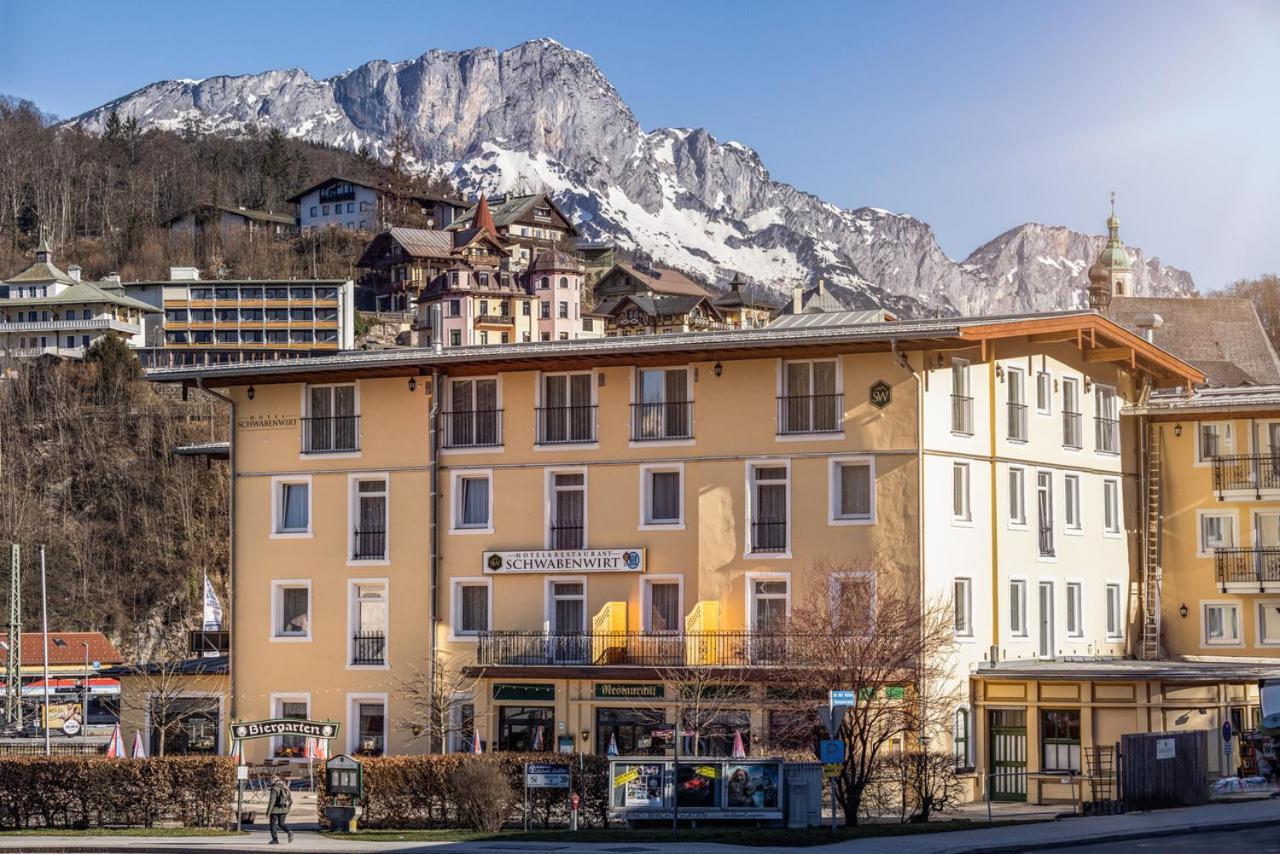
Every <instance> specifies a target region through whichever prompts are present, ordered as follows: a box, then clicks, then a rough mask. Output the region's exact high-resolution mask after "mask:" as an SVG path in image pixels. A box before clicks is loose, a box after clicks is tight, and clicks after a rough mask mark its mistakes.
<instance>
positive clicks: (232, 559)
mask: <svg viewBox="0 0 1280 854" xmlns="http://www.w3.org/2000/svg"><path fill="white" fill-rule="evenodd" d="M196 388H198V389H200V390H201V391H203V392H204V393H205V394H208V395H212V396H213V397H215V398H217V399H218V400H221V401H223V402H225V403H226V404H227V406H228V407H230V411H229V413H228V415H227V466H228V471H229V472H230V477H229V478H228V480H229V483H228V488H229V489H230V493H231V494H230V496H229V497H228V501H227V514H228V522H227V536H228V537H229V538H230V543H229V545H228V548H227V608H228V612H229V613H230V614H231V631H229V632H227V676H228V679H227V691H228V693H230V695H231V709H230V711H229V712H228V715H229V716H230V718H231V720H233V721H234V720H236V719H237V706H236V667H235V661H236V659H235V649H236V628H237V624H236V443H235V435H236V402H235V399H234V398H232V397H231V396H229V395H225V394H222V393H221V392H217V391H214V390H213V389H208V388H205V387H204V378H203V377H196Z"/></svg>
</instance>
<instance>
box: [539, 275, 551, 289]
mask: <svg viewBox="0 0 1280 854" xmlns="http://www.w3.org/2000/svg"><path fill="white" fill-rule="evenodd" d="M549 287H551V280H550V279H548V278H547V277H546V276H543V277H542V278H541V279H538V290H546V289H547V288H549Z"/></svg>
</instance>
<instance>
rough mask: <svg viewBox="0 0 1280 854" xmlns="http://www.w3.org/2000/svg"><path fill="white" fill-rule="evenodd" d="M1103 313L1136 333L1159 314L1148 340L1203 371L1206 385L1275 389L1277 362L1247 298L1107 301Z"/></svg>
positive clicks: (1279, 380)
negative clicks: (1158, 323) (1143, 322)
mask: <svg viewBox="0 0 1280 854" xmlns="http://www.w3.org/2000/svg"><path fill="white" fill-rule="evenodd" d="M1103 314H1104V315H1105V316H1106V317H1108V318H1109V319H1111V320H1113V321H1115V322H1116V323H1118V324H1120V325H1121V326H1123V327H1124V328H1126V329H1128V330H1131V331H1133V332H1137V333H1139V334H1141V330H1140V328H1139V326H1138V322H1139V321H1140V320H1143V319H1144V316H1146V315H1151V314H1158V315H1160V318H1161V320H1163V321H1164V322H1163V324H1162V325H1161V326H1159V327H1157V328H1156V329H1154V330H1153V332H1152V340H1153V341H1154V342H1155V344H1156V345H1157V346H1159V347H1161V348H1162V349H1164V350H1167V351H1169V352H1170V353H1172V354H1174V355H1175V356H1177V357H1178V358H1180V359H1183V360H1185V361H1187V362H1190V363H1191V364H1193V365H1195V366H1196V367H1197V368H1200V369H1201V370H1202V371H1204V372H1205V375H1206V377H1207V379H1208V382H1209V384H1210V385H1214V386H1232V385H1241V384H1244V383H1248V384H1251V385H1280V358H1277V356H1276V351H1275V348H1273V347H1272V346H1271V340H1270V339H1269V338H1268V337H1267V333H1266V330H1265V329H1263V327H1262V321H1261V320H1259V319H1258V312H1257V310H1256V309H1255V308H1254V306H1253V303H1252V302H1251V301H1249V300H1247V299H1242V298H1235V297H1112V299H1111V305H1110V306H1109V307H1108V308H1107V309H1106V310H1105V311H1104V312H1103Z"/></svg>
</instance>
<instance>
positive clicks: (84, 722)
mask: <svg viewBox="0 0 1280 854" xmlns="http://www.w3.org/2000/svg"><path fill="white" fill-rule="evenodd" d="M80 645H81V646H82V647H84V684H83V685H82V686H81V690H80V741H81V743H85V742H87V741H88V740H89V642H88V641H80Z"/></svg>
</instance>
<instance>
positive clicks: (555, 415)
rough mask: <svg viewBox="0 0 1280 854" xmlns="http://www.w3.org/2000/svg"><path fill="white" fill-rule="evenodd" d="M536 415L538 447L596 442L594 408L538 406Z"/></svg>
mask: <svg viewBox="0 0 1280 854" xmlns="http://www.w3.org/2000/svg"><path fill="white" fill-rule="evenodd" d="M537 414H538V444H539V445H565V444H576V443H581V442H594V441H595V440H596V407H595V406H540V407H538V413H537Z"/></svg>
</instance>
